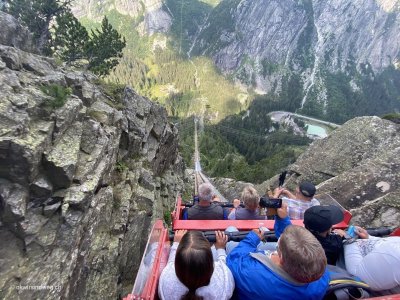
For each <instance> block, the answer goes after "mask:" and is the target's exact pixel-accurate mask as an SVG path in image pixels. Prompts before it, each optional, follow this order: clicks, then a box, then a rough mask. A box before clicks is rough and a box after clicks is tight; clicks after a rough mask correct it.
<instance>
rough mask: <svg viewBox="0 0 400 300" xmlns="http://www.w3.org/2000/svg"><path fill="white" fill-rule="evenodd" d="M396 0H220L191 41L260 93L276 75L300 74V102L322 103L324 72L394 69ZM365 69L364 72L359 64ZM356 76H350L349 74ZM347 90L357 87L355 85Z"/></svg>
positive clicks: (398, 51) (398, 20) (278, 79)
mask: <svg viewBox="0 0 400 300" xmlns="http://www.w3.org/2000/svg"><path fill="white" fill-rule="evenodd" d="M399 3H400V2H399V1H397V0H391V1H389V0H386V1H376V0H368V1H362V0H359V1H347V0H328V1H325V0H303V1H293V0H284V1H267V0H256V1H252V0H241V1H239V0H235V1H222V3H221V4H220V5H219V6H218V7H217V8H216V9H215V10H214V11H213V12H212V13H211V15H210V17H209V18H208V22H207V23H206V26H204V27H203V28H202V30H201V32H200V34H199V37H198V38H197V39H196V43H195V45H194V50H193V52H194V53H197V54H207V55H211V56H212V57H213V59H214V61H215V63H216V64H217V66H218V67H219V68H220V69H221V70H223V71H224V72H225V73H227V74H231V75H233V76H235V77H236V78H238V79H239V80H240V81H241V82H244V83H246V84H248V85H255V86H256V88H257V89H258V91H259V92H260V93H267V92H271V91H272V92H275V93H279V92H280V91H281V88H282V87H281V83H282V77H283V76H288V72H289V73H292V72H293V73H295V74H298V75H300V76H301V79H302V80H301V81H302V84H303V92H304V95H303V101H302V103H301V107H303V105H304V103H305V102H306V101H308V100H309V99H312V98H315V97H316V98H317V100H318V102H319V103H324V105H326V101H327V97H329V95H328V96H327V91H326V85H327V84H328V83H327V80H326V73H327V72H333V73H335V72H338V71H340V72H343V73H345V74H352V73H351V72H359V73H363V72H369V71H368V68H370V70H371V69H372V71H373V72H378V73H379V72H381V71H383V70H384V69H386V68H388V67H390V66H395V67H397V68H398V67H399V59H400V30H399V28H400V13H399V11H400V10H399V7H400V4H399ZM365 67H366V68H367V71H366V70H365V69H364V68H365ZM353 75H354V74H353ZM352 89H353V90H355V91H356V90H357V89H360V87H359V84H358V83H355V82H353V84H352Z"/></svg>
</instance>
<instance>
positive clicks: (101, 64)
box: [86, 17, 126, 76]
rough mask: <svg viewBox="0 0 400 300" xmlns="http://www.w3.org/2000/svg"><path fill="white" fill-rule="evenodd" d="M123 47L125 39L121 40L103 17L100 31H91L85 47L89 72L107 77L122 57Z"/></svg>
mask: <svg viewBox="0 0 400 300" xmlns="http://www.w3.org/2000/svg"><path fill="white" fill-rule="evenodd" d="M125 45H126V41H125V38H122V37H121V35H120V34H119V33H118V31H117V30H115V29H114V28H113V27H112V25H111V24H110V23H109V22H108V19H107V17H104V18H103V21H102V24H101V31H100V30H99V29H96V30H95V31H93V30H92V36H91V39H90V41H89V43H88V45H87V52H86V54H87V57H88V59H89V66H88V68H89V70H91V71H92V72H93V73H95V74H97V75H100V76H104V75H108V74H109V73H110V71H111V70H113V69H114V68H115V66H117V65H118V59H119V58H121V57H122V49H123V48H124V47H125Z"/></svg>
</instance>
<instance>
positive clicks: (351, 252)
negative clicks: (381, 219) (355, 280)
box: [344, 226, 400, 295]
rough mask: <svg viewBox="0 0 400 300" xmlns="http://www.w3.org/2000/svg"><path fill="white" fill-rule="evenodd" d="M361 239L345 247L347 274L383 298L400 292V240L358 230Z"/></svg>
mask: <svg viewBox="0 0 400 300" xmlns="http://www.w3.org/2000/svg"><path fill="white" fill-rule="evenodd" d="M355 230H356V233H357V235H358V236H359V238H360V239H358V240H356V241H355V242H354V243H352V244H346V245H344V257H345V262H346V269H347V271H348V272H349V273H350V274H352V275H354V276H357V277H359V278H360V279H361V280H362V281H364V282H365V283H367V284H368V285H369V286H370V287H371V289H372V290H374V291H379V293H378V294H380V295H388V294H398V293H400V237H398V236H393V237H384V238H379V237H374V236H370V235H369V234H368V232H367V231H366V230H365V229H363V228H361V227H357V226H356V227H355Z"/></svg>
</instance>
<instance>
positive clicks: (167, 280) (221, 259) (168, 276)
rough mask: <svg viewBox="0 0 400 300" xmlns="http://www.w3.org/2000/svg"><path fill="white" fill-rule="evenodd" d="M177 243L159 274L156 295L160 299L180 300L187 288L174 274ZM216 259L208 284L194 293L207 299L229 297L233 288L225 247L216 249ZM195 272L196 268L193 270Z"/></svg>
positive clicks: (216, 299)
mask: <svg viewBox="0 0 400 300" xmlns="http://www.w3.org/2000/svg"><path fill="white" fill-rule="evenodd" d="M177 248H178V243H173V245H172V247H171V252H170V254H169V259H168V264H167V266H166V267H165V268H164V270H163V271H162V273H161V276H160V283H159V285H158V295H159V296H160V298H161V299H162V300H164V299H165V300H180V299H181V298H182V296H183V295H185V294H186V293H187V291H188V290H189V289H188V288H187V287H186V286H185V285H184V284H183V283H181V282H180V281H179V279H178V277H176V274H175V266H174V263H175V254H176V249H177ZM217 255H218V259H217V261H216V262H214V272H213V274H212V276H211V280H210V284H209V285H207V286H203V287H201V288H198V289H197V290H196V295H198V296H201V297H203V299H207V300H213V299H215V300H225V299H230V298H231V297H232V294H233V290H234V288H235V281H234V279H233V276H232V273H231V271H230V270H229V269H228V267H227V266H226V252H225V249H218V250H217ZM193 271H194V272H196V270H193Z"/></svg>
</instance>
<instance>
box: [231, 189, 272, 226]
mask: <svg viewBox="0 0 400 300" xmlns="http://www.w3.org/2000/svg"><path fill="white" fill-rule="evenodd" d="M241 199H242V201H243V204H244V207H240V206H239V205H240V201H239V200H237V199H235V200H234V201H233V206H234V208H233V209H232V210H231V212H230V213H229V215H228V220H265V219H266V218H267V217H266V216H260V213H259V210H258V203H259V200H260V196H259V195H258V192H257V191H256V189H255V188H253V187H252V186H250V185H249V186H246V187H244V189H243V191H242V196H241ZM236 200H237V201H236Z"/></svg>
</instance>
